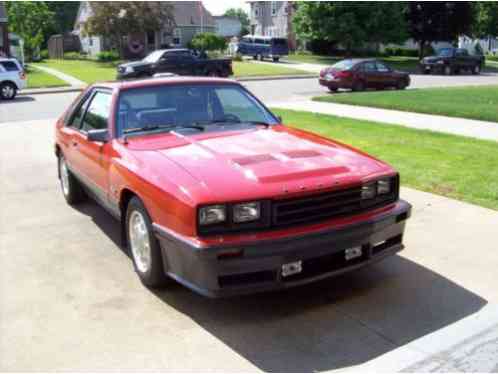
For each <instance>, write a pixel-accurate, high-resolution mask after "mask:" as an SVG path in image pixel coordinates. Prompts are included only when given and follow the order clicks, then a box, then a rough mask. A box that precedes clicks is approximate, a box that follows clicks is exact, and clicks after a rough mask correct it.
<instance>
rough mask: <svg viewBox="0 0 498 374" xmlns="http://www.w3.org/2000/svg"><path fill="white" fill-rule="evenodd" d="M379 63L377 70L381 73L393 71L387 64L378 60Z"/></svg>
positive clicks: (377, 63)
mask: <svg viewBox="0 0 498 374" xmlns="http://www.w3.org/2000/svg"><path fill="white" fill-rule="evenodd" d="M376 65H377V71H378V72H380V73H388V72H389V71H391V69H389V68H388V67H387V66H386V65H384V64H383V63H382V62H376Z"/></svg>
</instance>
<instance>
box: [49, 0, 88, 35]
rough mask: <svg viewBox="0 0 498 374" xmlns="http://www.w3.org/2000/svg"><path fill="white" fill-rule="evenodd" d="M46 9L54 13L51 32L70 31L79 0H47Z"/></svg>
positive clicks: (62, 32) (61, 32)
mask: <svg viewBox="0 0 498 374" xmlns="http://www.w3.org/2000/svg"><path fill="white" fill-rule="evenodd" d="M46 4H47V6H48V9H49V10H50V11H51V12H53V13H54V14H55V22H54V28H53V34H64V33H66V32H69V31H72V30H73V26H74V21H75V19H76V15H77V13H78V8H79V6H80V3H79V1H47V2H46Z"/></svg>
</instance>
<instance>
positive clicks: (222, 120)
mask: <svg viewBox="0 0 498 374" xmlns="http://www.w3.org/2000/svg"><path fill="white" fill-rule="evenodd" d="M225 123H229V124H235V125H244V124H249V125H260V126H265V127H267V128H268V127H270V126H271V125H270V124H269V123H266V122H262V121H234V120H229V119H219V120H214V121H210V122H206V123H205V125H219V124H225ZM199 124H200V122H194V125H199Z"/></svg>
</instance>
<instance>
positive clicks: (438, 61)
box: [420, 48, 484, 75]
mask: <svg viewBox="0 0 498 374" xmlns="http://www.w3.org/2000/svg"><path fill="white" fill-rule="evenodd" d="M483 67H484V56H482V55H470V54H469V52H468V51H467V50H466V49H463V48H442V49H440V50H438V52H437V54H436V55H435V56H428V57H425V58H424V59H422V60H421V61H420V68H421V70H422V72H423V73H424V74H429V73H432V72H439V73H443V74H445V75H452V74H458V73H459V72H460V71H462V70H468V71H471V72H472V74H479V73H480V72H481V70H482V68H483Z"/></svg>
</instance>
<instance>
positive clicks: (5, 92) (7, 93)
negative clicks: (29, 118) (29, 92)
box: [0, 82, 17, 100]
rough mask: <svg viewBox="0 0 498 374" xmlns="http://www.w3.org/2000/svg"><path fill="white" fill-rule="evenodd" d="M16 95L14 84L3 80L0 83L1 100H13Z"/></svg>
mask: <svg viewBox="0 0 498 374" xmlns="http://www.w3.org/2000/svg"><path fill="white" fill-rule="evenodd" d="M16 95H17V87H16V85H15V84H13V83H10V82H5V83H2V84H0V97H1V98H2V99H3V100H14V98H15V97H16Z"/></svg>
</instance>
